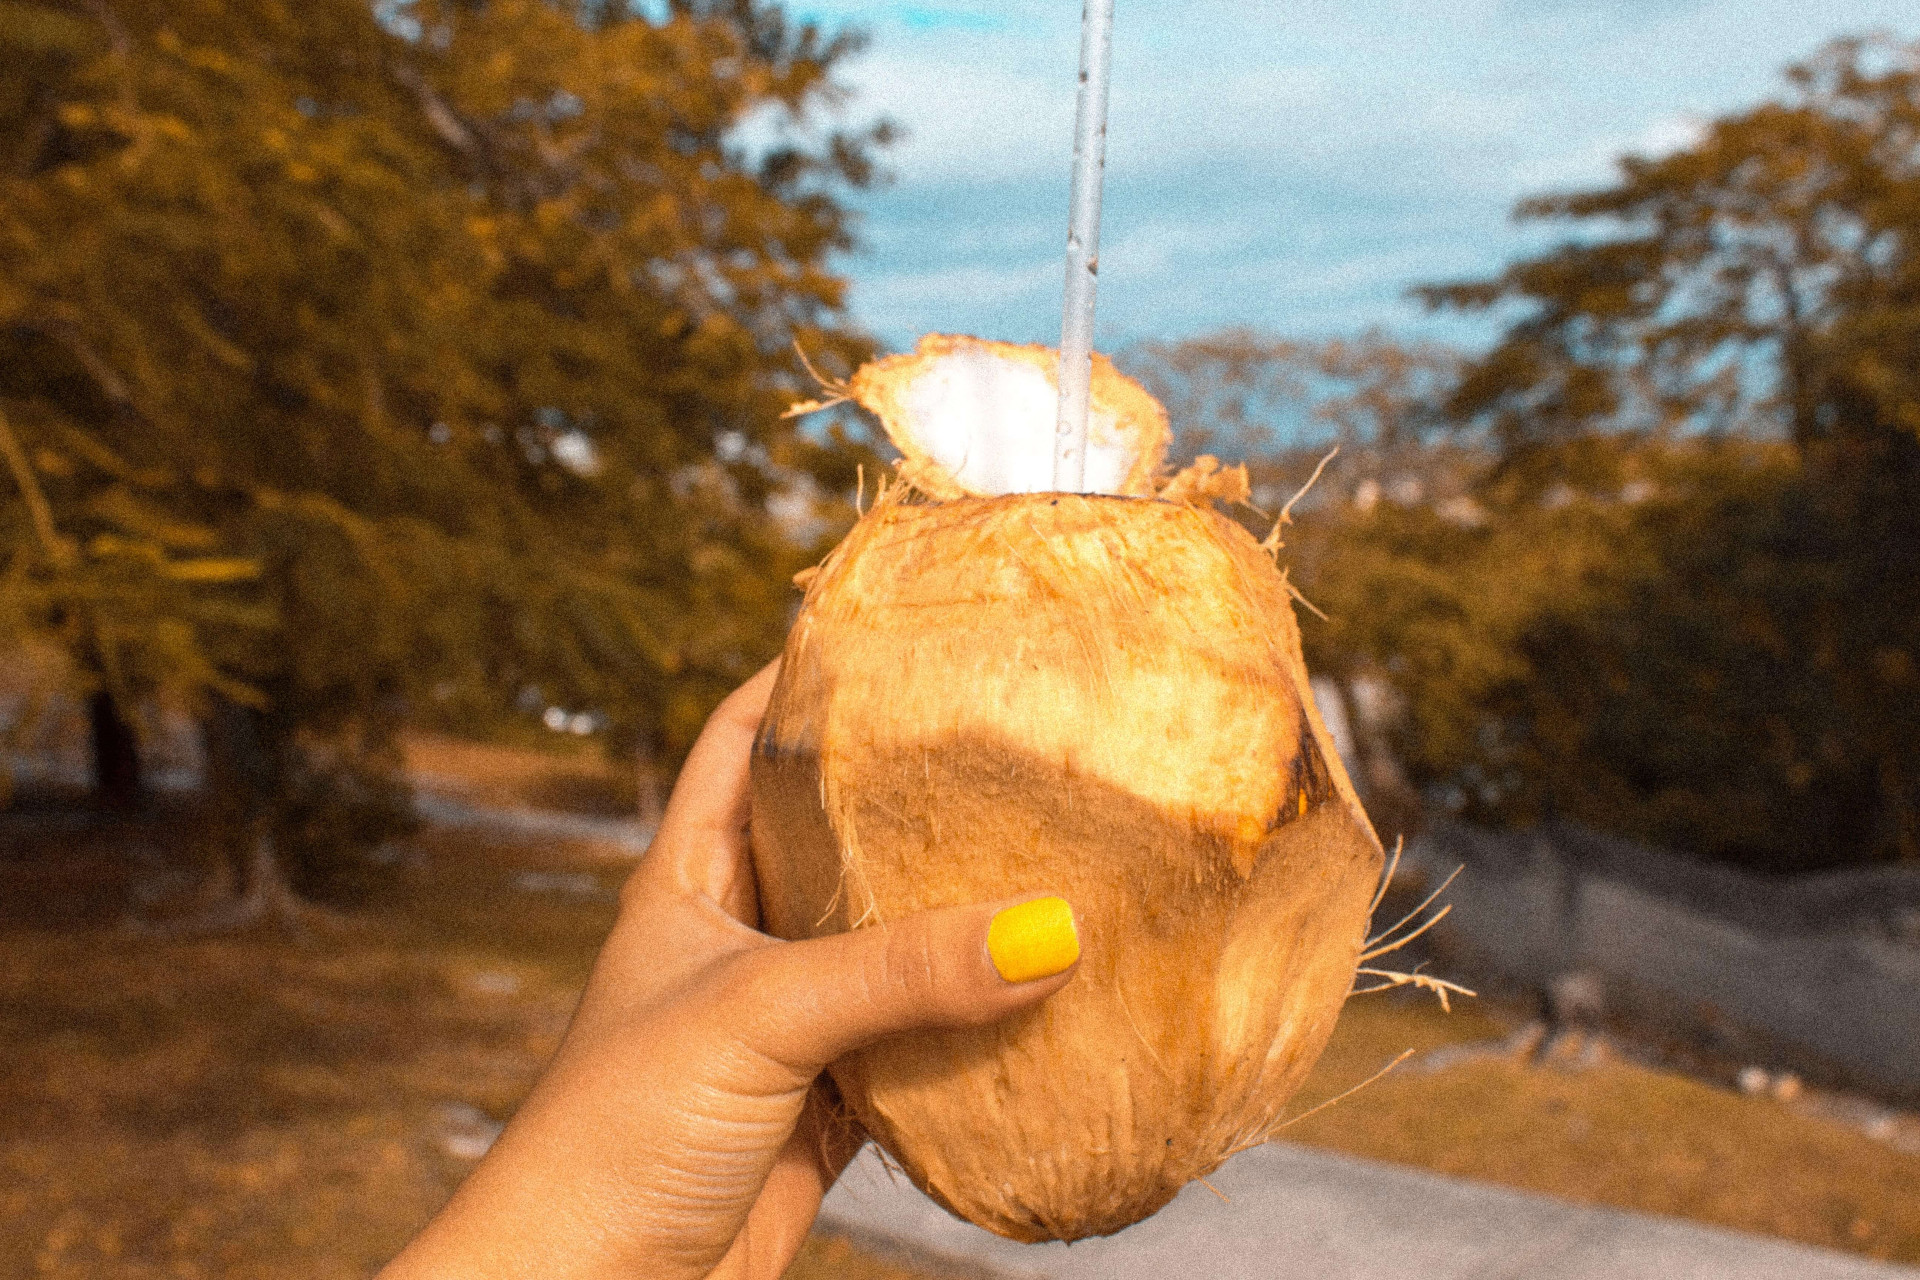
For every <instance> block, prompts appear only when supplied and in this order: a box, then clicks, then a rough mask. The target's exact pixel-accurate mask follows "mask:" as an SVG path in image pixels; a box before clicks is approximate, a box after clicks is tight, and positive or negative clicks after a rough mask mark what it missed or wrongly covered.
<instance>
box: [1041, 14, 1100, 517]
mask: <svg viewBox="0 0 1920 1280" xmlns="http://www.w3.org/2000/svg"><path fill="white" fill-rule="evenodd" d="M1112 52H1113V0H1085V8H1084V9H1083V10H1082V11H1081V14H1080V105H1079V109H1078V111H1077V112H1076V113H1075V115H1074V124H1073V204H1072V212H1071V215H1070V216H1069V219H1068V223H1067V288H1066V297H1065V299H1064V302H1063V304H1062V306H1061V318H1060V419H1059V424H1058V426H1057V427H1056V428H1055V432H1054V448H1053V487H1054V488H1055V489H1058V490H1061V491H1064V492H1070V493H1084V492H1086V488H1087V402H1088V399H1089V395H1090V392H1091V388H1092V383H1093V302H1094V294H1095V292H1096V290H1097V289H1098V288H1099V274H1100V183H1101V178H1102V176H1103V174H1104V172H1105V170H1106V164H1107V64H1108V62H1109V61H1110V60H1111V56H1112Z"/></svg>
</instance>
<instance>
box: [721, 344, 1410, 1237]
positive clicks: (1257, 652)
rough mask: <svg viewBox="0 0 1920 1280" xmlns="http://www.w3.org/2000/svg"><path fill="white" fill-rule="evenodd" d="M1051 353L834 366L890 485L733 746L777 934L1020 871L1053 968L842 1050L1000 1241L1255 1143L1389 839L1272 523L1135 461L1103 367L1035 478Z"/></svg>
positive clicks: (1143, 459) (1154, 438)
mask: <svg viewBox="0 0 1920 1280" xmlns="http://www.w3.org/2000/svg"><path fill="white" fill-rule="evenodd" d="M1054 360H1055V357H1054V356H1053V354H1052V353H1051V352H1049V351H1047V350H1046V349H1045V348H1040V347H1012V346H1008V345H1005V344H997V343H985V342H979V341H976V340H973V339H962V338H935V339H929V340H927V341H926V342H923V343H922V344H921V346H920V348H919V350H918V351H917V352H916V353H915V354H914V355H911V356H906V357H896V358H893V359H890V360H883V361H880V362H877V363H876V364H874V365H870V366H868V367H866V368H865V369H863V370H862V371H861V372H860V374H858V375H857V376H856V377H855V378H854V379H853V381H852V383H851V384H850V385H849V387H848V388H847V389H846V390H847V391H848V393H849V394H850V395H852V396H853V397H854V398H857V399H858V400H859V401H860V402H861V403H862V404H863V405H865V406H867V407H868V408H870V409H872V410H873V411H874V412H875V413H877V414H878V415H879V416H880V418H881V420H882V422H883V424H884V425H885V427H886V429H887V431H888V434H889V435H890V436H891V437H892V439H893V440H894V442H895V443H896V444H897V445H898V446H899V448H900V450H901V452H902V453H903V454H904V455H905V457H906V462H905V463H904V464H903V467H902V473H903V475H904V476H905V477H906V478H907V481H909V483H896V484H894V485H893V486H892V487H890V488H888V489H886V490H884V491H883V493H882V495H881V497H880V498H879V499H878V500H877V501H876V502H875V504H874V506H873V507H872V509H871V510H870V511H869V512H867V514H866V515H865V516H864V518H862V519H861V520H860V522H859V523H858V524H857V525H855V527H854V528H853V530H852V532H851V533H849V534H848V536H847V538H846V539H845V540H844V541H843V542H842V543H841V544H840V545H839V546H838V547H837V548H836V549H835V550H834V551H833V553H832V554H831V555H829V556H828V558H827V559H826V561H825V562H824V563H823V564H822V566H821V567H820V570H819V572H818V573H817V574H816V575H815V576H814V577H813V578H812V580H811V582H810V583H809V585H808V589H807V592H806V598H805V600H804V602H803V604H802V607H801V610H800V613H799V616H798V618H797V620H796V622H795V624H794V627H793V630H792V633H791V635H790V637H789V639H788V642H787V646H786V651H785V662H784V665H783V667H782V670H781V673H780V678H779V681H778V683H777V685H776V687H775V689H774V692H773V695H772V700H771V703H770V705H769V706H768V709H767V713H766V717H765V720H764V721H763V723H762V726H761V730H760V734H759V737H758V741H757V744H756V750H755V753H754V761H753V843H754V856H755V864H756V868H757V871H758V875H759V880H760V890H761V897H762V901H763V903H764V906H765V915H766V921H765V923H766V927H767V928H768V929H769V930H770V931H772V932H773V933H775V934H777V935H779V936H781V937H784V938H807V937H815V936H819V935H822V934H829V933H835V932H839V931H843V930H847V929H856V928H862V927H866V926H869V925H873V924H877V923H879V922H882V921H886V920H890V919H896V918H898V917H900V916H904V915H907V914H909V913H911V912H914V911H919V910H922V909H925V908H929V907H938V906H944V905H949V904H954V903H965V902H979V901H987V900H993V899H999V898H1005V897H1010V896H1016V895H1021V894H1030V893H1035V892H1048V893H1057V894H1060V895H1062V896H1064V897H1066V898H1067V899H1068V900H1069V901H1070V902H1071V903H1072V904H1073V907H1074V910H1075V913H1076V917H1077V920H1078V924H1079V930H1080V936H1081V944H1082V953H1081V955H1082V958H1081V961H1080V969H1079V972H1078V973H1077V974H1076V975H1075V977H1074V980H1073V981H1072V982H1071V983H1069V984H1068V985H1067V986H1066V987H1065V988H1063V989H1062V990H1061V991H1060V992H1059V993H1057V994H1056V995H1054V996H1052V997H1051V998H1049V999H1048V1000H1047V1001H1046V1002H1044V1003H1043V1004H1042V1005H1040V1006H1039V1007H1037V1008H1034V1009H1031V1010H1028V1011H1026V1012H1024V1013H1021V1014H1018V1015H1016V1016H1014V1017H1012V1018H1010V1019H1008V1020H1006V1021H1005V1022H1002V1023H999V1024H997V1025H994V1026H989V1027H983V1028H979V1029H972V1030H960V1031H944V1032H934V1033H927V1034H919V1035H912V1036H900V1037H895V1038H892V1039H889V1040H886V1041H883V1042H881V1043H878V1044H875V1045H873V1046H871V1047H869V1048H867V1049H864V1050H861V1051H860V1052H858V1053H855V1054H853V1055H851V1056H849V1057H847V1058H846V1059H843V1060H842V1061H840V1062H838V1063H836V1064H835V1065H834V1066H833V1068H832V1076H833V1080H834V1082H835V1084H836V1085H837V1086H838V1089H839V1093H840V1096H841V1097H842V1098H843V1099H844V1100H845V1102H846V1105H847V1106H848V1108H849V1109H850V1110H851V1112H852V1113H853V1115H854V1116H855V1117H856V1118H857V1119H858V1121H859V1123H860V1124H861V1125H862V1126H864V1127H865V1129H866V1130H867V1132H869V1133H870V1134H871V1135H872V1136H873V1137H874V1138H875V1139H876V1140H877V1141H878V1142H879V1143H880V1144H881V1146H882V1147H884V1148H885V1150H886V1151H887V1152H888V1153H889V1154H890V1155H891V1156H892V1157H893V1159H894V1160H896V1161H897V1162H898V1163H899V1165H900V1166H901V1168H902V1169H904V1170H905V1172H906V1174H907V1175H908V1176H909V1177H910V1178H911V1179H912V1180H913V1182H914V1184H915V1185H916V1186H918V1187H920V1188H922V1189H923V1190H924V1191H926V1192H927V1194H928V1195H930V1196H932V1197H933V1198H934V1199H935V1200H937V1201H938V1202H940V1203H941V1204H943V1205H945V1206H946V1207H947V1208H948V1209H950V1210H952V1211H953V1212H954V1213H956V1214H958V1215H959V1216H961V1217H963V1218H966V1219H968V1220H969V1221H972V1222H975V1223H977V1224H979V1225H981V1226H983V1227H986V1228H988V1229H990V1230H993V1231H996V1232H999V1233H1000V1234H1001V1235H1004V1236H1009V1237H1011V1238H1013V1239H1016V1240H1027V1241H1038V1240H1056V1239H1057V1240H1074V1239H1079V1238H1081V1237H1084V1236H1089V1235H1101V1234H1106V1233H1109V1232H1112V1231H1115V1230H1118V1229H1119V1228H1121V1227H1124V1226H1126V1225H1128V1224H1130V1223H1132V1222H1136V1221H1138V1220H1139V1219H1141V1218H1143V1217H1145V1216H1146V1215H1148V1214H1150V1213H1152V1212H1154V1211H1155V1210H1156V1209H1158V1208H1160V1206H1162V1205H1164V1204H1165V1203H1166V1202H1167V1201H1168V1200H1170V1199H1171V1198H1172V1197H1173V1196H1174V1194H1175V1193H1176V1192H1178V1191H1179V1190H1180V1188H1181V1187H1183V1186H1184V1185H1186V1184H1187V1183H1188V1182H1190V1181H1192V1180H1193V1179H1195V1178H1198V1177H1203V1176H1204V1175H1205V1174H1207V1173H1208V1172H1210V1171H1211V1170H1213V1169H1214V1168H1215V1167H1216V1166H1218V1165H1219V1164H1220V1163H1221V1161H1223V1160H1224V1159H1225V1158H1226V1157H1227V1156H1229V1155H1231V1154H1232V1153H1233V1152H1235V1151H1238V1150H1240V1149H1243V1148H1245V1147H1248V1146H1251V1145H1253V1144H1256V1143H1259V1142H1262V1141H1264V1140H1265V1139H1266V1138H1267V1137H1268V1136H1270V1134H1271V1133H1272V1131H1273V1129H1274V1128H1275V1126H1276V1125H1277V1124H1278V1123H1279V1122H1280V1120H1281V1117H1282V1108H1283V1107H1284V1105H1285V1104H1286V1102H1287V1100H1288V1098H1289V1097H1290V1095H1291V1094H1292V1093H1293V1092H1294V1090H1295V1089H1296V1088H1297V1087H1298V1085H1299V1084H1300V1081H1301V1079H1302V1077H1303V1076H1304V1075H1305V1074H1306V1073H1307V1071H1308V1069H1309V1068H1310V1067H1311V1066H1312V1065H1313V1062H1314V1060H1315V1059H1316V1058H1317V1057H1318V1055H1319V1053H1320V1051H1321V1049H1322V1048H1323V1047H1324V1046H1325V1044H1326V1041H1327V1038H1328V1036H1329V1035H1330V1034H1331V1032H1332V1030H1333V1025H1334V1021H1335V1019H1336V1017H1337V1016H1338V1014H1339V1011H1340V1008H1341V1005H1342V1002H1343V1001H1344V1000H1345V999H1346V997H1347V995H1348V993H1349V991H1350V990H1351V989H1352V985H1353V980H1354V973H1355V969H1356V966H1357V964H1358V962H1359V955H1360V952H1361V949H1362V947H1363V945H1364V940H1365V933H1366V926H1367V918H1368V915H1369V911H1370V906H1371V899H1372V897H1373V892H1374V887H1375V884H1376V882H1377V880H1378V878H1379V875H1380V870H1381V863H1382V857H1381V849H1380V844H1379V841H1378V840H1377V839H1376V838H1375V836H1374V832H1373V829H1372V827H1371V826H1370V825H1369V823H1368V821H1367V818H1366V815H1365V814H1364V812H1363V811H1362V809H1361V807H1360V804H1359V802H1358V800H1357V798H1356V797H1355V795H1354V790H1353V787H1352V785H1351V783H1350V782H1349V781H1348V778H1347V775H1346V773H1345V771H1344V770H1343V769H1342V767H1341V763H1340V759H1339V756H1338V755H1337V754H1336V753H1335V751H1334V750H1333V747H1332V744H1331V740H1330V739H1329V737H1328V735H1327V731H1326V727H1325V725H1324V724H1323V723H1322V721H1321V718H1320V716H1319V713H1318V711H1317V710H1316V709H1315V707H1314V703H1313V698H1312V695H1311V692H1310V690H1309V688H1308V683H1307V673H1306V668H1305V666H1304V664H1303V662H1302V660H1301V655H1300V638H1299V631H1298V628H1297V626H1296V624H1295V621H1294V617H1293V612H1292V607H1291V602H1290V599H1289V587H1288V584H1287V582H1286V579H1285V576H1284V575H1283V573H1282V572H1281V570H1280V569H1279V568H1278V567H1277V566H1276V564H1275V560H1274V556H1273V554H1272V552H1271V550H1270V549H1269V548H1267V547H1265V546H1263V545H1262V544H1261V543H1259V542H1257V541H1256V540H1255V539H1254V538H1253V537H1252V536H1251V535H1249V534H1248V533H1247V532H1246V531H1245V530H1244V529H1242V528H1241V527H1240V525H1238V524H1237V523H1235V522H1233V521H1231V520H1229V519H1227V518H1225V517H1223V516H1222V515H1220V514H1218V513H1217V512H1216V511H1215V510H1214V509H1213V504H1212V502H1211V500H1210V498H1211V497H1212V496H1216V495H1221V494H1225V495H1228V496H1233V495H1238V496H1244V492H1245V473H1244V471H1241V470H1239V469H1233V470H1222V469H1221V468H1219V467H1218V465H1217V464H1214V463H1212V460H1211V459H1207V460H1203V463H1202V464H1201V465H1200V466H1199V467H1198V468H1196V469H1190V470H1189V471H1188V472H1186V473H1183V474H1182V475H1181V476H1178V477H1174V478H1173V479H1172V480H1164V479H1162V478H1161V477H1160V472H1161V469H1162V459H1163V456H1164V451H1165V448H1166V444H1167V431H1166V416H1165V414H1164V412H1162V411H1161V410H1160V408H1159V406H1158V405H1157V404H1156V403H1154V401H1153V399H1152V397H1151V396H1149V395H1148V394H1147V392H1146V391H1145V390H1144V389H1142V388H1141V387H1139V386H1138V384H1135V383H1133V382H1131V381H1130V380H1128V379H1126V378H1124V377H1123V376H1122V375H1121V374H1119V373H1118V372H1117V371H1116V370H1114V369H1113V367H1112V366H1111V365H1110V364H1108V363H1106V362H1105V361H1104V360H1102V361H1099V362H1098V363H1097V366H1096V369H1095V377H1094V385H1093V392H1092V404H1093V410H1092V423H1091V431H1090V443H1089V449H1088V455H1089V457H1088V461H1089V465H1088V477H1089V481H1090V482H1091V483H1094V484H1096V485H1098V486H1100V487H1101V488H1102V489H1105V490H1110V491H1109V492H1100V493H1089V494H1067V493H1057V492H1047V491H1046V489H1047V486H1048V485H1049V484H1050V482H1051V456H1052V438H1053V422H1054V394H1055V393H1054V391H1053V386H1054V381H1053V378H1054V367H1055V366H1054V363H1053V362H1054Z"/></svg>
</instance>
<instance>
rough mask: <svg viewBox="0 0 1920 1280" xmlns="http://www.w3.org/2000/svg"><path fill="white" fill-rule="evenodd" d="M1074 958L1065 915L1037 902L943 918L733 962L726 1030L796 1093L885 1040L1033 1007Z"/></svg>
mask: <svg viewBox="0 0 1920 1280" xmlns="http://www.w3.org/2000/svg"><path fill="white" fill-rule="evenodd" d="M1079 958H1080V938H1079V931H1078V929H1077V928H1076V927H1075V923H1074V918H1073V908H1072V907H1071V906H1069V905H1068V903H1067V902H1066V900H1065V899H1063V898H1054V897H1042V898H1031V899H1026V900H1024V901H1023V900H1014V901H1011V902H1000V903H986V904H980V905H973V906H963V907H943V908H939V909H937V910H933V911H923V912H921V913H919V914H918V915H913V916H908V917H906V918H905V919H903V920H898V921H895V922H894V923H892V924H886V925H876V926H874V927H872V928H866V929H856V930H854V931H852V932H850V933H842V934H837V935H835V936H833V937H829V938H816V939H814V940H812V941H808V942H793V943H785V944H782V945H780V946H774V947H765V948H762V949H760V950H758V951H754V952H750V953H747V954H746V955H743V956H742V957H741V961H742V966H743V969H744V972H743V973H742V974H741V975H740V977H741V980H742V981H743V983H744V985H745V988H746V989H745V990H744V991H742V992H740V993H738V994H739V996H740V999H739V1001H738V1003H735V1002H733V1001H728V1002H726V1003H728V1004H730V1005H732V1008H731V1009H730V1011H729V1015H728V1021H729V1023H730V1024H731V1026H732V1028H733V1031H734V1034H735V1036H736V1037H737V1038H738V1039H739V1040H740V1041H742V1042H743V1043H744V1044H745V1046H746V1047H747V1048H749V1049H751V1050H753V1051H754V1053H755V1055H756V1056H757V1057H759V1058H761V1059H762V1060H763V1061H765V1062H767V1063H769V1064H770V1065H772V1066H773V1067H774V1068H775V1075H776V1076H777V1075H781V1074H784V1075H785V1076H786V1078H785V1079H779V1080H769V1081H767V1084H768V1085H769V1086H770V1087H772V1088H776V1089H789V1088H797V1087H802V1086H804V1085H805V1084H806V1083H807V1082H808V1081H810V1080H812V1079H813V1078H814V1077H815V1076H817V1075H818V1074H819V1073H820V1072H821V1071H822V1070H823V1069H824V1068H825V1067H826V1066H827V1064H828V1063H830V1062H832V1061H833V1060H834V1059H836V1058H839V1057H841V1056H843V1055H845V1054H848V1053H851V1052H852V1051H853V1050H855V1049H858V1048H860V1047H862V1046H863V1045H867V1044H870V1043H872V1042H873V1041H875V1040H878V1039H880V1038H882V1037H884V1036H889V1035H893V1034H895V1033H897V1032H902V1031H915V1030H923V1029H928V1028H934V1027H974V1026H982V1025H985V1024H986V1023H990V1022H997V1021H999V1020H1000V1019H1001V1018H1004V1017H1006V1016H1007V1015H1008V1014H1011V1013H1014V1012H1016V1011H1018V1010H1020V1009H1025V1008H1028V1007H1030V1006H1032V1005H1036V1004H1038V1003H1040V1002H1041V1001H1042V1000H1045V999H1046V998H1047V997H1048V996H1050V995H1052V994H1053V993H1054V992H1056V991H1058V990H1059V989H1060V988H1061V987H1063V986H1065V985H1066V984H1067V982H1068V981H1069V979H1071V977H1072V976H1073V968H1074V966H1075V965H1076V964H1077V963H1078V962H1079Z"/></svg>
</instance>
